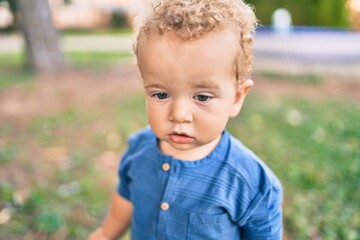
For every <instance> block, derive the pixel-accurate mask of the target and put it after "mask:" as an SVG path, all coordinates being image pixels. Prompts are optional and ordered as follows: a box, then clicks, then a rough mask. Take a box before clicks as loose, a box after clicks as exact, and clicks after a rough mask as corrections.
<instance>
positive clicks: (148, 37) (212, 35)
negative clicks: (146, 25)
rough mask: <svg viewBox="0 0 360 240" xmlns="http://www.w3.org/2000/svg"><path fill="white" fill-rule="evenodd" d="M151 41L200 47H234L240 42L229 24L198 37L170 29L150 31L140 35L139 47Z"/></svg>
mask: <svg viewBox="0 0 360 240" xmlns="http://www.w3.org/2000/svg"><path fill="white" fill-rule="evenodd" d="M149 42H154V43H161V44H172V45H178V46H189V45H192V44H197V43H199V44H198V47H200V48H201V47H203V46H204V45H203V44H204V43H206V44H207V45H213V46H214V47H219V46H221V45H222V46H225V47H226V48H234V47H235V46H237V45H238V44H240V43H239V37H238V35H237V33H236V30H235V29H234V28H233V27H231V26H229V27H224V28H220V29H214V30H213V31H211V32H208V33H207V34H205V35H203V36H199V37H198V38H190V39H186V38H185V39H184V37H183V35H182V36H179V34H178V33H177V32H176V31H169V32H166V33H163V34H160V33H157V32H156V31H150V32H146V33H143V34H141V35H140V36H139V41H138V42H137V44H138V47H139V45H141V44H145V45H148V44H149Z"/></svg>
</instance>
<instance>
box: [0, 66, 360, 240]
mask: <svg viewBox="0 0 360 240" xmlns="http://www.w3.org/2000/svg"><path fill="white" fill-rule="evenodd" d="M253 78H254V81H255V87H254V89H253V90H252V91H253V92H254V93H258V94H261V95H265V96H268V97H270V98H272V97H279V96H281V97H286V96H300V97H305V98H307V99H312V100H314V101H317V100H322V99H327V98H333V99H336V98H345V99H349V100H351V101H358V100H360V94H359V92H360V82H359V81H357V80H351V79H348V78H344V79H341V78H338V77H330V76H328V77H326V79H323V80H321V81H320V82H317V83H305V84H304V83H299V82H294V81H290V82H289V81H284V80H281V79H276V78H275V79H274V78H273V77H268V76H266V75H264V74H256V73H255V74H254V76H253ZM141 90H142V87H141V82H140V80H139V77H138V72H137V69H136V66H135V65H134V64H133V63H126V64H123V65H121V66H116V67H113V68H109V69H107V70H106V71H100V72H94V71H87V70H76V71H75V70H74V71H70V72H67V73H63V74H58V75H42V76H39V77H38V78H37V79H36V80H35V81H34V82H33V83H30V84H27V83H26V84H18V85H13V86H11V87H8V88H6V89H3V90H0V122H1V125H2V126H1V129H0V132H1V131H2V132H6V131H11V133H12V134H2V135H0V147H5V146H8V145H9V143H14V142H15V143H16V144H18V145H20V146H21V152H22V154H20V155H19V156H18V158H20V159H21V160H22V161H21V162H20V161H10V162H8V163H6V165H2V166H5V167H1V168H0V181H1V182H11V183H12V184H14V185H15V186H16V189H17V190H16V191H15V193H14V194H15V198H17V200H16V201H19V202H20V203H21V202H25V201H26V200H27V198H28V197H29V192H30V191H31V188H32V185H33V184H39V183H40V184H41V183H42V182H47V181H49V179H52V175H53V174H57V171H58V170H59V169H65V170H66V169H69V164H70V163H69V155H70V152H71V149H72V145H76V146H77V148H79V149H81V150H82V151H87V150H89V149H88V147H89V145H91V144H87V142H88V141H89V139H91V138H92V137H93V136H97V135H99V134H100V135H104V136H105V140H104V139H103V140H104V141H105V142H106V143H105V144H107V147H106V149H110V150H99V151H98V152H97V151H95V152H94V154H95V156H94V157H93V158H94V160H93V161H94V163H95V165H96V168H97V170H98V171H100V173H101V175H100V176H101V178H102V179H98V180H97V181H98V183H97V184H100V185H102V186H103V187H104V188H106V189H108V190H109V189H112V187H114V185H115V184H116V171H114V169H115V168H116V166H117V163H118V156H119V154H120V151H121V150H122V149H123V148H124V146H126V143H124V142H122V141H123V140H121V136H120V137H119V135H118V134H117V133H116V131H117V127H116V126H115V125H114V122H113V121H112V119H109V117H108V116H109V115H110V116H113V114H112V113H113V112H114V111H116V106H117V103H118V102H121V101H124V100H125V99H127V97H130V96H132V95H134V94H135V93H138V92H140V91H141ZM69 109H70V110H69ZM72 109H76V111H75V115H77V114H82V113H89V112H94V111H95V112H96V117H94V118H92V117H91V116H90V117H89V116H87V117H85V118H87V120H86V121H85V124H84V125H83V126H82V125H81V123H80V124H79V125H76V126H75V127H74V126H72V127H70V128H68V129H67V128H60V132H56V131H54V132H51V134H53V133H54V135H51V134H50V135H49V134H48V133H46V131H47V129H48V128H50V130H51V129H52V126H50V127H49V126H48V125H46V124H54V122H50V123H49V122H46V124H45V125H44V123H41V124H42V125H41V126H42V127H41V128H37V121H40V120H39V119H41V117H44V118H48V117H49V116H59V115H61V116H62V119H65V120H61V121H59V122H60V123H59V124H62V123H63V121H65V122H66V121H68V120H67V119H70V120H71V118H72V114H74V113H73V112H72ZM67 114H68V115H69V116H70V117H69V116H68V115H67ZM102 116H103V117H102ZM120 117H121V116H120ZM76 118H77V119H83V118H82V117H81V116H80V117H79V116H76ZM124 118H125V116H124ZM89 119H94V121H93V122H91V120H89ZM70 120H69V121H70ZM54 121H57V120H54ZM81 121H82V120H80V122H81ZM76 124H78V123H76ZM6 126H10V128H11V130H7V127H6ZM39 129H40V132H41V131H45V132H44V133H41V134H42V135H41V136H38V135H36V134H34V132H33V131H38V130H39ZM29 131H30V132H29ZM34 135H35V136H37V137H38V138H39V139H40V140H39V139H33V138H34ZM19 136H20V138H21V140H19ZM52 138H60V140H56V141H54V139H52ZM66 138H69V139H70V140H61V139H66ZM114 143H115V146H112V144H114ZM101 144H103V143H100V145H101ZM104 149H105V148H104ZM89 151H90V150H89ZM90 152H91V151H90ZM24 154H25V155H24ZM64 185H65V184H64ZM64 185H63V186H64ZM70 185H71V183H70ZM71 186H72V185H71ZM71 186H68V185H66V186H65V187H70V188H71ZM58 190H59V188H58ZM3 207H4V206H1V205H0V210H1V209H2V208H3ZM78 218H81V219H78V221H80V222H82V223H84V224H85V225H89V226H93V225H96V223H97V222H98V221H99V220H98V219H94V218H93V217H92V216H90V215H88V214H85V215H81V217H78ZM0 222H1V217H0ZM27 234H28V235H27V238H26V239H35V238H36V236H37V235H36V234H35V233H34V231H32V230H31V231H29V232H28V233H27ZM57 234H58V235H59V236H58V237H56V236H55V235H53V239H66V234H65V233H62V232H61V231H60V232H57ZM61 234H65V236H64V235H61ZM0 238H1V234H0ZM39 239H40V238H39ZM288 239H290V237H288Z"/></svg>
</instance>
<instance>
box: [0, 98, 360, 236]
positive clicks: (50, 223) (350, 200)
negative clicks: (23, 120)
mask: <svg viewBox="0 0 360 240" xmlns="http://www.w3.org/2000/svg"><path fill="white" fill-rule="evenodd" d="M98 115H101V113H99V112H93V113H91V114H87V113H84V112H81V111H80V110H77V109H68V110H65V111H64V112H63V113H61V114H59V115H55V116H48V117H41V118H38V119H35V120H34V121H33V124H32V125H31V126H30V128H31V129H30V130H32V131H30V134H31V136H33V137H34V138H35V139H37V141H38V143H39V144H43V143H44V142H47V141H49V139H48V138H49V136H50V135H52V136H57V134H59V132H61V131H62V130H64V129H70V131H74V134H76V129H78V128H79V127H80V126H83V127H85V128H86V126H87V125H88V124H90V123H91V122H92V121H96V116H98ZM81 116H85V117H81ZM86 116H87V117H86ZM104 117H105V118H106V119H108V120H109V121H112V123H113V124H114V125H115V126H116V128H117V132H118V134H119V135H120V136H121V139H122V142H123V143H124V144H123V145H122V146H121V148H120V149H118V151H119V152H120V151H122V150H121V149H123V148H124V147H125V145H126V139H127V136H128V135H129V134H131V132H133V131H135V130H137V129H139V128H141V127H142V126H144V125H145V124H146V119H145V114H144V103H143V98H142V96H141V95H135V96H134V97H130V98H128V99H126V100H125V101H121V102H119V103H118V105H117V106H116V109H115V110H114V112H112V113H110V114H109V115H106V116H104ZM110 119H112V120H110ZM129 119H131V121H129ZM358 119H360V107H359V106H358V104H356V102H353V101H351V100H338V99H336V100H335V99H326V100H325V99H324V100H320V101H317V102H314V101H310V100H307V99H302V98H295V97H294V98H290V97H287V98H280V97H278V98H270V99H268V98H265V97H263V96H260V95H257V94H255V93H252V94H250V96H249V97H248V99H247V101H246V104H245V106H244V109H243V111H242V113H241V115H240V116H239V117H238V118H236V119H234V120H232V121H231V122H230V123H229V125H228V129H229V131H230V132H231V133H233V135H235V136H236V137H238V138H240V139H241V140H242V141H243V142H244V143H245V144H246V145H247V146H248V147H249V148H251V149H253V150H254V151H255V152H256V153H257V154H258V155H259V156H260V157H261V158H262V159H263V160H264V161H265V162H266V163H267V164H268V165H269V166H270V167H271V168H272V169H273V170H274V172H276V174H277V175H278V176H279V178H280V179H281V181H282V183H283V185H284V193H285V199H284V222H285V230H286V232H287V235H288V236H291V237H292V239H300V240H301V239H317V238H321V239H350V240H351V239H354V240H355V239H359V237H360V228H359V226H360V220H359V219H360V208H359V205H358V203H359V202H360V194H359V191H357V189H359V187H360V186H359V185H360V150H359V149H360V122H359V121H358ZM9 128H10V127H9V126H8V127H3V131H1V132H2V136H6V135H7V134H11V132H12V131H11V129H10V130H9ZM43 128H45V129H47V130H46V131H50V133H49V134H50V135H49V136H44V135H43V134H44V133H41V132H42V131H43V130H42V129H43ZM59 138H61V135H59ZM99 141H103V142H105V141H106V136H105V135H102V136H100V139H97V140H94V141H91V140H89V144H90V145H91V146H90V148H91V149H92V150H91V151H89V152H86V151H87V150H84V149H77V148H76V147H75V146H76V145H75V146H74V147H73V149H72V150H71V153H70V155H69V157H70V159H71V162H72V166H73V167H72V168H71V169H70V170H67V171H64V170H61V169H59V170H57V171H56V174H55V175H54V176H53V177H51V179H49V180H48V181H47V182H46V183H42V184H40V185H38V186H37V187H35V188H34V189H32V191H31V194H30V197H29V198H28V199H27V201H26V202H25V203H24V204H23V205H16V204H15V203H14V199H13V193H14V192H15V190H16V188H15V186H13V185H11V183H6V182H5V183H4V182H3V183H1V185H0V198H1V199H2V201H5V202H6V203H7V204H10V205H11V206H14V207H13V210H12V211H13V214H14V217H13V219H12V221H11V222H10V223H9V224H7V225H6V226H7V228H6V229H7V230H5V232H4V230H0V237H1V236H6V234H10V235H11V234H15V235H16V234H20V235H21V234H24V233H25V232H27V231H29V230H30V229H32V230H34V229H35V230H36V231H37V232H39V233H41V234H43V235H44V236H47V237H50V236H53V235H54V234H56V232H58V231H60V230H62V229H65V230H66V232H67V234H68V236H67V237H68V239H83V238H84V237H85V236H86V234H87V233H88V232H89V231H90V230H91V229H93V227H94V226H96V225H97V224H98V223H99V221H100V219H101V218H102V217H103V216H104V213H105V209H106V207H107V202H106V199H107V198H106V194H107V193H108V192H107V191H105V190H104V189H102V187H101V186H98V185H97V184H96V179H97V178H98V177H99V172H98V171H97V170H96V169H94V167H93V166H92V164H93V163H94V157H93V156H96V155H97V154H99V153H100V152H101V151H103V149H99V148H105V146H104V145H97V143H98V142H99ZM54 144H59V142H55V143H54ZM62 144H63V145H67V144H68V145H71V143H66V142H62ZM17 147H20V146H17ZM17 147H16V146H15V147H14V146H10V147H9V149H8V150H4V152H3V153H2V154H3V155H6V156H7V157H6V158H8V159H10V158H11V157H12V154H15V153H16V149H17ZM9 161H11V160H6V161H5V162H2V163H1V165H2V167H6V164H8V162H9ZM13 161H14V160H13ZM71 183H72V184H73V185H74V186H75V187H74V186H72V185H71ZM66 184H70V185H69V186H72V187H73V188H75V190H72V191H70V196H66V195H65V196H64V195H61V194H60V195H59V191H57V190H56V189H58V186H62V185H65V186H66ZM69 186H68V187H69ZM65 189H66V188H65ZM69 189H71V187H69ZM71 194H73V195H71ZM14 204H15V205H14ZM75 210H76V211H77V212H80V213H82V214H85V216H86V217H87V218H89V219H92V218H93V219H96V221H91V220H89V221H88V222H87V221H84V220H82V221H79V220H78V219H77V218H76V217H75V216H74V214H72V213H73V211H75ZM86 217H85V219H86ZM1 234H3V235H1ZM4 234H5V235H4ZM10 235H9V236H10Z"/></svg>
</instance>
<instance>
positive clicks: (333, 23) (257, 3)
mask: <svg viewBox="0 0 360 240" xmlns="http://www.w3.org/2000/svg"><path fill="white" fill-rule="evenodd" d="M247 2H248V3H250V4H252V5H253V6H254V7H255V9H256V15H257V17H258V19H259V20H260V24H262V25H270V24H271V15H272V14H273V12H274V11H275V10H276V9H278V8H286V9H288V10H289V11H290V13H291V16H292V20H293V24H294V25H297V26H323V27H348V26H349V16H348V12H347V10H346V8H345V0H301V1H300V0H297V1H294V0H267V1H261V0H247Z"/></svg>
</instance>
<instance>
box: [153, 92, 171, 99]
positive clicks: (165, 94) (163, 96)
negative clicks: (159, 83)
mask: <svg viewBox="0 0 360 240" xmlns="http://www.w3.org/2000/svg"><path fill="white" fill-rule="evenodd" d="M153 97H156V98H157V99H160V100H162V99H165V98H168V97H169V94H167V93H164V92H161V93H155V94H154V95H153Z"/></svg>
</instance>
